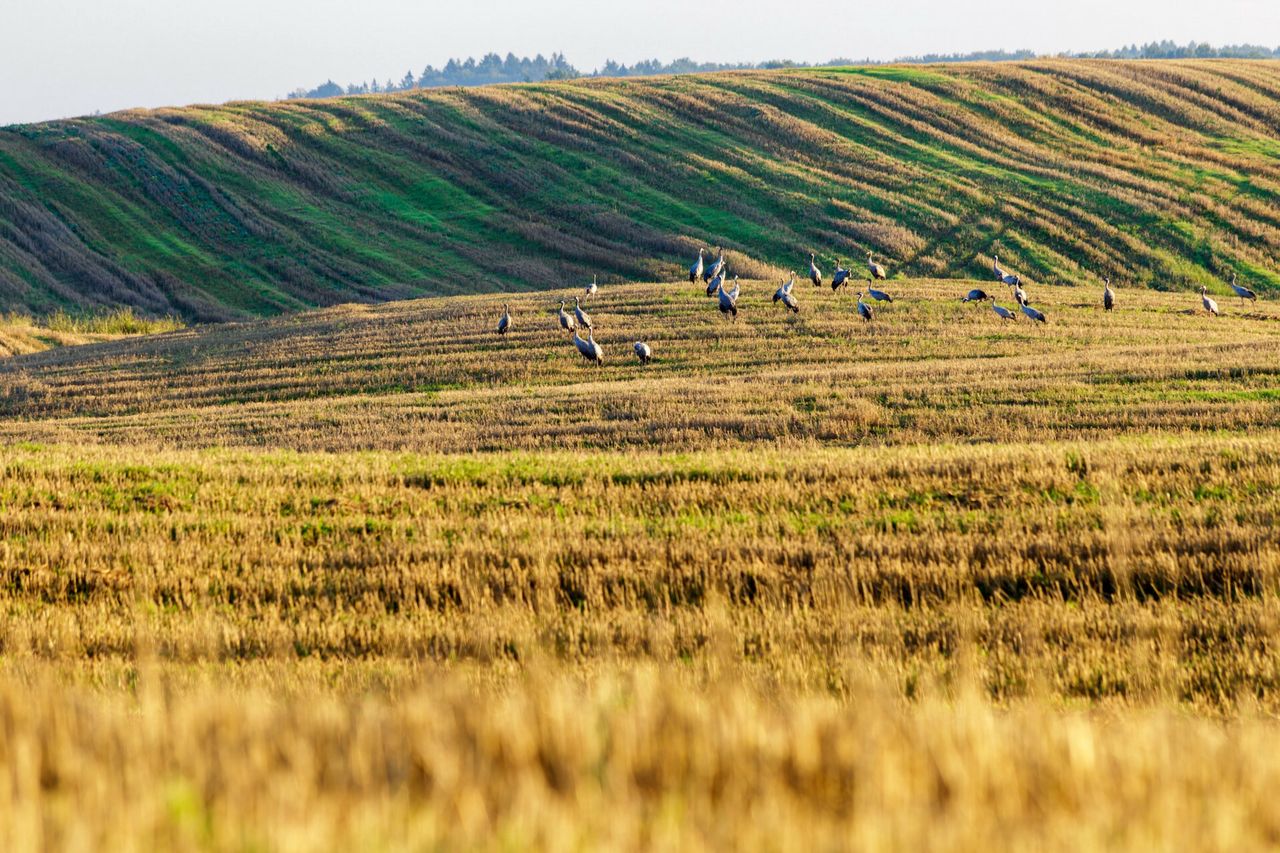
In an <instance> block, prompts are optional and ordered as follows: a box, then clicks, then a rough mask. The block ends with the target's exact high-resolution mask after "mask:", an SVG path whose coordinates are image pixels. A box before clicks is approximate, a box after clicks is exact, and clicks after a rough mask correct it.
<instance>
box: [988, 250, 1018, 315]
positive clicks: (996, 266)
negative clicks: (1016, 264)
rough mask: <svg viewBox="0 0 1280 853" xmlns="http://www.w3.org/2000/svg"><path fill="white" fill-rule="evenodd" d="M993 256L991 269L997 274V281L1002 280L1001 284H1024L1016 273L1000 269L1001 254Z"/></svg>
mask: <svg viewBox="0 0 1280 853" xmlns="http://www.w3.org/2000/svg"><path fill="white" fill-rule="evenodd" d="M992 258H993V260H992V262H991V271H992V272H994V273H995V274H996V281H998V282H1000V283H1001V284H1009V285H1014V284H1016V285H1021V284H1022V279H1020V278H1018V277H1017V276H1016V275H1014V274H1013V273H1008V272H1005V271H1004V270H1002V269H1000V256H999V255H993V256H992ZM1019 304H1021V303H1019Z"/></svg>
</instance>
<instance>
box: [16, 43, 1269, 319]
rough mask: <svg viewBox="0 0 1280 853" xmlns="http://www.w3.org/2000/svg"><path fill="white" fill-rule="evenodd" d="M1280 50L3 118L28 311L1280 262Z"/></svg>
mask: <svg viewBox="0 0 1280 853" xmlns="http://www.w3.org/2000/svg"><path fill="white" fill-rule="evenodd" d="M1278 98H1280V65H1276V64H1273V63H1267V62H1248V61H1187V62H1182V61H1178V62H1140V63H1126V62H1100V61H1043V62H1033V63H1026V64H1013V63H1002V64H992V65H983V64H971V65H969V64H967V65H956V66H931V67H929V68H927V69H924V68H918V67H872V68H847V69H828V70H804V71H754V72H733V73H724V74H713V75H701V76H698V75H694V76H683V77H670V78H650V79H633V80H626V81H608V80H593V81H574V82H565V83H555V84H537V85H525V86H503V87H490V88H480V89H468V90H438V91H432V92H414V93H410V94H403V95H391V96H359V97H350V98H338V99H333V100H325V101H292V102H287V103H270V104H264V103H233V104H227V105H223V106H209V107H191V108H184V109H165V110H157V111H152V112H126V113H119V114H114V115H109V116H103V117H99V118H87V119H77V120H69V121H60V122H53V123H48V124H40V125H28V126H16V127H10V128H6V129H0V301H2V304H0V308H5V309H14V308H25V309H30V310H34V311H47V310H50V309H53V308H57V307H63V306H67V307H72V306H75V307H87V306H96V305H103V304H106V305H118V304H125V305H131V306H134V307H136V308H138V309H140V310H142V311H144V312H147V313H152V314H163V313H166V312H177V313H179V314H181V315H183V316H185V317H186V318H188V319H196V320H208V319H225V318H234V317H246V316H251V315H271V314H276V313H280V312H284V311H289V310H293V309H298V308H303V307H307V306H317V305H329V304H335V303H340V302H352V301H377V300H383V299H391V298H399V297H409V296H416V295H427V294H454V293H468V292H477V291H484V292H493V291H521V290H531V289H539V288H547V287H550V286H554V285H557V284H560V283H563V282H564V281H567V280H580V279H582V278H584V277H586V276H588V275H589V272H590V271H602V272H603V273H604V278H605V280H609V281H614V280H623V279H627V280H650V281H651V280H669V279H671V278H673V277H674V276H675V275H676V274H677V273H678V270H679V266H678V265H684V264H687V263H688V262H689V261H690V260H691V258H692V256H693V254H694V251H695V249H696V247H697V246H700V245H712V246H714V245H716V244H718V243H720V244H723V245H725V246H726V247H727V248H728V249H729V252H730V254H731V258H732V262H733V263H734V265H735V267H736V268H737V269H738V270H739V271H740V272H742V273H743V274H745V275H748V276H763V275H766V274H768V275H772V274H774V273H775V272H776V271H777V270H778V269H779V268H787V267H790V266H795V265H798V264H799V263H800V262H801V260H802V259H803V257H804V256H805V253H807V252H808V251H817V252H818V253H819V255H820V257H821V258H822V259H823V260H824V263H825V265H827V266H828V267H829V266H830V264H831V262H832V261H833V260H835V259H837V258H843V259H846V260H847V259H849V258H850V257H854V256H860V253H862V252H864V251H865V250H867V249H874V250H875V251H877V252H879V253H880V254H881V255H882V256H883V259H884V260H885V261H886V262H887V263H888V264H889V266H890V267H891V268H892V269H893V270H894V272H895V273H897V274H902V275H908V276H912V277H930V278H938V277H985V275H986V271H987V269H988V264H989V255H990V254H991V253H993V252H998V253H999V254H1000V255H1001V258H1002V260H1003V261H1004V262H1005V263H1006V265H1008V266H1010V267H1011V268H1014V269H1016V270H1018V271H1019V272H1021V273H1022V274H1023V275H1024V277H1026V278H1027V279H1029V280H1031V281H1037V282H1045V283H1053V284H1076V283H1093V282H1094V281H1095V280H1096V276H1097V275H1098V274H1100V273H1111V274H1112V275H1114V276H1115V277H1116V278H1117V279H1118V280H1120V281H1122V282H1124V283H1125V284H1138V285H1145V286H1150V287H1154V288H1157V289H1165V290H1176V289H1186V288H1188V287H1189V286H1191V285H1193V284H1195V283H1198V282H1204V283H1206V284H1209V285H1210V286H1211V287H1216V288H1220V286H1221V285H1220V284H1219V283H1218V281H1219V279H1220V277H1221V276H1223V275H1225V273H1226V271H1227V270H1228V268H1230V269H1234V270H1237V271H1238V272H1239V274H1240V275H1241V276H1242V277H1243V278H1244V279H1245V280H1246V281H1248V282H1249V283H1250V284H1251V285H1252V286H1254V287H1255V288H1256V289H1259V290H1268V289H1274V288H1275V287H1276V286H1277V285H1280V278H1278V277H1277V275H1276V273H1275V270H1276V269H1277V266H1278V264H1277V261H1280V213H1277V212H1276V211H1277V210H1278V209H1280V208H1278V207H1277V204H1276V202H1277V201H1278V200H1280V160H1277V154H1278V153H1280V145H1278V144H1277V143H1276V141H1275V140H1276V139H1277V138H1280V109H1278V108H1277V106H1276V104H1277V102H1278V100H1277V99H1278Z"/></svg>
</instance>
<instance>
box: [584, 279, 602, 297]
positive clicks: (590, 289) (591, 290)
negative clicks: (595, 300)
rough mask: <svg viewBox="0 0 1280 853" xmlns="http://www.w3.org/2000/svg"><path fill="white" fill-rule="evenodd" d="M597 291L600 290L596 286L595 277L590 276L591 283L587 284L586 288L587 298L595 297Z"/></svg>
mask: <svg viewBox="0 0 1280 853" xmlns="http://www.w3.org/2000/svg"><path fill="white" fill-rule="evenodd" d="M599 290H600V286H599V285H598V284H596V277H595V276H594V275H593V276H591V283H590V284H588V285H587V287H586V291H587V296H595V295H596V292H597V291H599Z"/></svg>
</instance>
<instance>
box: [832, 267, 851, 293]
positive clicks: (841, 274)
mask: <svg viewBox="0 0 1280 853" xmlns="http://www.w3.org/2000/svg"><path fill="white" fill-rule="evenodd" d="M848 281H849V271H848V270H847V269H845V268H844V266H843V264H842V263H841V262H840V261H836V271H835V272H834V273H832V274H831V290H832V291H836V290H839V289H840V285H842V284H845V283H847V282H848Z"/></svg>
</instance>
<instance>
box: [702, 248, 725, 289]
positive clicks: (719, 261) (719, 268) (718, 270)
mask: <svg viewBox="0 0 1280 853" xmlns="http://www.w3.org/2000/svg"><path fill="white" fill-rule="evenodd" d="M716 248H717V249H718V250H719V252H720V257H718V258H716V262H715V263H713V264H712V265H711V266H709V267H707V268H706V269H705V270H703V271H702V280H703V281H711V279H713V278H715V277H716V276H718V275H720V274H722V273H723V272H724V247H722V246H717V247H716Z"/></svg>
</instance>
